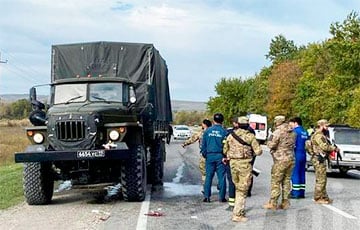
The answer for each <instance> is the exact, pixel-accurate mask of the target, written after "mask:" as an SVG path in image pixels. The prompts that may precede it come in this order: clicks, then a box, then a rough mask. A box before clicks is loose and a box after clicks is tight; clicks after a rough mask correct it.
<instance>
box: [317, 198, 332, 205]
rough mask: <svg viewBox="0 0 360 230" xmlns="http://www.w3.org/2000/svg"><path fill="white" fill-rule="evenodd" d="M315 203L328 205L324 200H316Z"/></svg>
mask: <svg viewBox="0 0 360 230" xmlns="http://www.w3.org/2000/svg"><path fill="white" fill-rule="evenodd" d="M315 203H316V204H329V201H327V200H324V199H318V200H315Z"/></svg>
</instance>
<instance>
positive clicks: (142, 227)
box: [136, 186, 151, 230]
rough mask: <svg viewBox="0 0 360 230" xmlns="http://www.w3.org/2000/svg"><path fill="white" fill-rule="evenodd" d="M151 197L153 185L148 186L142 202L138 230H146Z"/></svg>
mask: <svg viewBox="0 0 360 230" xmlns="http://www.w3.org/2000/svg"><path fill="white" fill-rule="evenodd" d="M150 199H151V186H148V187H147V189H146V195H145V200H144V201H143V202H142V203H141V208H140V212H139V217H138V221H137V224H136V230H146V225H147V217H148V216H147V215H145V214H146V213H148V212H149V207H150Z"/></svg>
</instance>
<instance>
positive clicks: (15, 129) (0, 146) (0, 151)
mask: <svg viewBox="0 0 360 230" xmlns="http://www.w3.org/2000/svg"><path fill="white" fill-rule="evenodd" d="M28 125H29V123H28V122H27V121H26V120H20V121H12V120H2V121H0V166H4V165H11V164H14V153H15V152H21V151H24V150H25V148H26V146H27V145H29V144H30V142H29V140H28V139H27V137H26V133H25V129H24V127H25V126H28Z"/></svg>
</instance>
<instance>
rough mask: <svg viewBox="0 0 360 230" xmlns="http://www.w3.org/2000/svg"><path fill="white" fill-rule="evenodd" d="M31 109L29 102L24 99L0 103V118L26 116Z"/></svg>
mask: <svg viewBox="0 0 360 230" xmlns="http://www.w3.org/2000/svg"><path fill="white" fill-rule="evenodd" d="M31 111H32V108H31V104H30V102H29V100H26V99H20V100H17V101H15V102H12V103H0V119H23V118H26V117H28V116H29V114H30V112H31Z"/></svg>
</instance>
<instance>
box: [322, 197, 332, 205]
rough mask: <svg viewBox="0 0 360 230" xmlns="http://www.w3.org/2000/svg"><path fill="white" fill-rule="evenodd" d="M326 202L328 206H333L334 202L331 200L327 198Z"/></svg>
mask: <svg viewBox="0 0 360 230" xmlns="http://www.w3.org/2000/svg"><path fill="white" fill-rule="evenodd" d="M324 200H325V201H326V202H327V204H332V202H333V200H332V199H330V198H325V199H324Z"/></svg>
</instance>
